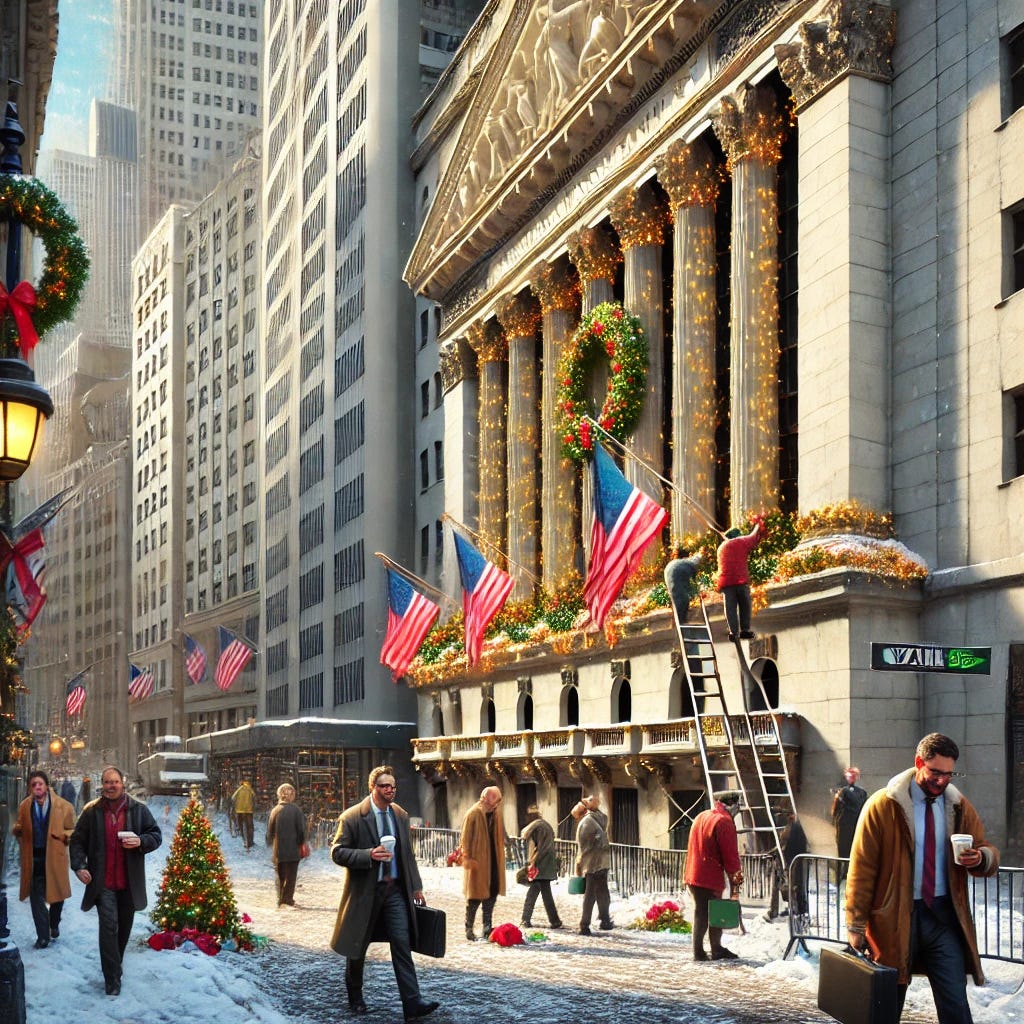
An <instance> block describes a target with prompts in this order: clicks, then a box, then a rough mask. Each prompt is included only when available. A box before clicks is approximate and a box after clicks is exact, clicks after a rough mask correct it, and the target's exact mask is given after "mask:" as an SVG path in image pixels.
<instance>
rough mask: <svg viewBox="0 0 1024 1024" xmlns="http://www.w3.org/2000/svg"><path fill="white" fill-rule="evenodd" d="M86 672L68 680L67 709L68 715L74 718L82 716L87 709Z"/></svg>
mask: <svg viewBox="0 0 1024 1024" xmlns="http://www.w3.org/2000/svg"><path fill="white" fill-rule="evenodd" d="M88 671H89V670H88V669H86V670H85V672H88ZM85 672H79V673H78V675H77V676H75V677H74V679H69V680H68V689H67V700H66V701H65V707H66V708H67V709H68V715H70V716H71V717H72V718H73V717H74V716H75V715H80V714H81V713H82V708H84V707H85Z"/></svg>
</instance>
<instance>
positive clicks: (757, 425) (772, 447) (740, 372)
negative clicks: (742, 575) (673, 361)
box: [713, 87, 787, 521]
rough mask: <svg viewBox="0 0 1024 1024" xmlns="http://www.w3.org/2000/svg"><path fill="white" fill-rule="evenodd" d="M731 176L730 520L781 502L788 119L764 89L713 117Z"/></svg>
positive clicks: (729, 100) (728, 102)
mask: <svg viewBox="0 0 1024 1024" xmlns="http://www.w3.org/2000/svg"><path fill="white" fill-rule="evenodd" d="M713 121H714V128H715V132H716V134H717V135H718V137H719V139H720V140H721V142H722V145H723V146H724V147H725V150H726V154H727V156H728V160H729V167H730V169H731V170H732V177H733V224H732V231H733V235H732V264H733V269H732V310H731V321H732V330H731V335H732V372H731V402H730V418H731V424H732V429H731V455H730V457H731V463H732V468H731V481H730V486H731V496H732V497H731V501H732V509H731V512H732V518H733V520H734V521H737V520H739V519H740V518H741V517H742V515H743V513H745V512H747V511H752V510H756V509H762V508H766V507H772V506H774V505H776V504H777V502H778V491H779V469H778V446H779V437H778V364H779V341H778V329H779V328H778V321H779V298H778V234H779V226H778V198H777V195H776V173H775V168H776V165H777V164H778V162H779V160H780V159H781V157H782V146H783V144H784V142H785V139H786V130H787V122H786V118H785V116H784V115H783V114H782V113H781V112H780V111H779V109H778V105H777V103H776V99H775V95H774V93H772V92H771V91H770V90H768V89H766V88H763V87H758V88H749V89H746V90H745V91H744V92H743V93H742V94H740V95H738V96H734V97H726V98H725V99H723V100H722V103H721V105H720V107H719V109H718V112H717V113H716V115H715V117H714V119H713Z"/></svg>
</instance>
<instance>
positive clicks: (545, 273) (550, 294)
mask: <svg viewBox="0 0 1024 1024" xmlns="http://www.w3.org/2000/svg"><path fill="white" fill-rule="evenodd" d="M530 286H531V288H532V289H533V293H534V294H535V295H536V296H537V298H538V300H539V301H540V310H541V312H542V313H554V312H555V311H556V310H564V311H565V312H570V313H571V312H575V311H576V310H577V309H578V308H579V304H580V279H579V275H578V274H577V273H576V270H575V268H574V267H573V266H572V264H571V263H569V262H568V261H566V260H558V261H556V262H554V263H543V264H541V266H540V267H539V268H538V269H537V273H536V274H535V275H534V278H533V280H532V281H531V282H530Z"/></svg>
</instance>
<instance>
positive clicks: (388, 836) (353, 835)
mask: <svg viewBox="0 0 1024 1024" xmlns="http://www.w3.org/2000/svg"><path fill="white" fill-rule="evenodd" d="M394 800H395V773H394V770H393V769H392V768H390V767H389V766H387V765H381V766H379V767H377V768H374V769H373V771H371V772H370V795H369V796H368V797H367V798H366V799H365V800H363V801H362V802H361V803H358V804H355V805H354V806H352V807H349V808H348V810H346V811H345V812H344V813H343V814H342V816H341V817H340V818H339V819H338V830H337V832H336V833H335V835H334V841H333V842H332V844H331V859H332V860H333V861H334V863H335V864H338V865H340V866H341V867H343V868H347V869H348V870H347V872H346V877H345V886H344V888H343V889H342V893H341V903H340V905H339V906H338V917H337V920H336V922H335V925H334V936H333V937H332V939H331V947H332V948H333V949H334V951H335V952H336V953H340V954H341V955H342V956H344V957H346V958H347V959H346V962H345V988H346V991H347V993H348V1006H349V1010H350V1011H351V1012H352V1013H357V1014H363V1013H366V1012H367V1007H366V1003H365V1002H364V1001H363V966H364V964H365V962H366V947H367V946H368V945H369V944H370V942H371V941H373V940H374V938H375V937H376V936H375V934H374V933H375V930H376V929H375V926H377V925H383V929H384V931H385V932H386V934H387V939H388V941H389V942H390V944H391V964H392V966H393V967H394V970H395V979H396V980H397V982H398V992H399V994H400V995H401V997H402V1009H403V1011H404V1013H405V1019H406V1020H407V1021H411V1020H419V1019H420V1018H421V1017H426V1016H427V1015H428V1014H430V1013H433V1012H434V1011H435V1010H436V1009H437V1008H438V1006H439V1005H440V1004H439V1003H436V1002H427V1001H426V1000H424V999H423V998H422V996H421V995H420V986H419V982H418V981H417V978H416V967H415V965H414V964H413V962H412V953H411V952H410V949H411V945H412V942H411V939H410V935H412V936H413V937H415V934H416V932H415V929H416V917H415V912H414V910H413V906H414V904H416V903H425V902H426V901H425V900H424V898H423V883H422V882H421V881H420V872H419V868H418V867H417V866H416V856H415V854H414V853H413V850H412V838H411V836H410V834H409V815H408V814H407V813H406V812H405V811H404V810H402V808H401V807H399V806H398V804H396V803H395V802H394Z"/></svg>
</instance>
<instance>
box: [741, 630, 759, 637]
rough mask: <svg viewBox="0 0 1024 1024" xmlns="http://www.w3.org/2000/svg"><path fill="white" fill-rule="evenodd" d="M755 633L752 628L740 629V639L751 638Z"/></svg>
mask: <svg viewBox="0 0 1024 1024" xmlns="http://www.w3.org/2000/svg"><path fill="white" fill-rule="evenodd" d="M755 635H756V634H755V633H754V631H753V630H752V629H741V630H740V639H741V640H753V639H754V637H755Z"/></svg>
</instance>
